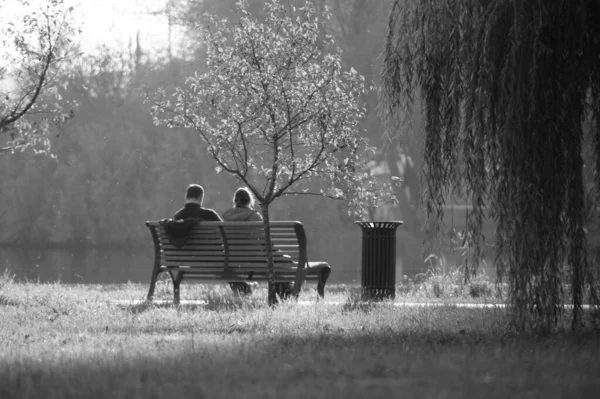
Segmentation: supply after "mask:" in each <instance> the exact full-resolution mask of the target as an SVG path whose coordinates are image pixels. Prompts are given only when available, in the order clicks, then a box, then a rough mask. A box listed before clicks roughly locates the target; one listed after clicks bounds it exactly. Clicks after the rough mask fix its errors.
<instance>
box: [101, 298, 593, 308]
mask: <svg viewBox="0 0 600 399" xmlns="http://www.w3.org/2000/svg"><path fill="white" fill-rule="evenodd" d="M109 302H110V303H114V304H116V305H121V306H135V305H141V304H143V303H145V301H142V300H126V299H116V300H112V301H109ZM152 303H153V304H155V305H162V306H165V305H171V304H172V303H173V301H171V300H154V301H152ZM345 303H346V302H340V301H319V302H315V301H298V302H297V304H298V305H300V306H318V305H323V306H343V305H344V304H345ZM180 304H181V305H196V306H204V305H206V301H201V300H198V301H190V300H181V301H180ZM371 304H377V302H373V303H371ZM381 304H386V305H388V304H389V302H384V303H381ZM365 305H366V303H365ZM394 306H395V307H399V308H428V307H444V306H447V307H457V308H472V309H494V308H496V309H504V308H505V307H506V305H505V304H503V303H455V302H400V301H398V302H394ZM565 308H566V309H572V308H573V306H572V305H565ZM582 308H583V309H589V308H590V305H583V306H582Z"/></svg>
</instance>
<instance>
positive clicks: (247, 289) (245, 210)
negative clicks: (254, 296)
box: [222, 187, 263, 294]
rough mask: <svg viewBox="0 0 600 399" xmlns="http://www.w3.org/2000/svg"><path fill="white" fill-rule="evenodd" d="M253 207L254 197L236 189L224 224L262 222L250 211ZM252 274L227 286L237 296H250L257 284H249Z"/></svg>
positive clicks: (247, 192) (257, 214) (225, 215)
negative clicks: (242, 280)
mask: <svg viewBox="0 0 600 399" xmlns="http://www.w3.org/2000/svg"><path fill="white" fill-rule="evenodd" d="M253 205H254V197H253V196H252V193H250V190H248V189H247V188H244V187H241V188H238V189H237V190H236V192H235V194H234V195H233V208H230V209H228V210H226V211H225V212H224V213H223V215H222V216H223V220H224V221H226V222H254V221H257V222H258V221H262V220H263V218H262V215H261V214H260V213H258V212H257V211H255V210H254V209H252V207H253ZM250 280H252V272H250V275H248V281H246V282H239V283H238V282H230V283H229V286H230V287H231V289H232V290H233V292H236V293H239V294H251V293H252V289H253V288H254V287H256V286H257V285H258V284H257V283H256V282H251V281H250Z"/></svg>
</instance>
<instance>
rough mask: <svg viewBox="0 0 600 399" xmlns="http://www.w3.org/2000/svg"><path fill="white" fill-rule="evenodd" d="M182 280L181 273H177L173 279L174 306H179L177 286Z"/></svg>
mask: <svg viewBox="0 0 600 399" xmlns="http://www.w3.org/2000/svg"><path fill="white" fill-rule="evenodd" d="M182 279H183V273H177V275H176V276H175V278H174V279H173V303H174V304H175V305H179V286H180V285H181V280H182Z"/></svg>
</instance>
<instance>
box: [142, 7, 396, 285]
mask: <svg viewBox="0 0 600 399" xmlns="http://www.w3.org/2000/svg"><path fill="white" fill-rule="evenodd" d="M247 6H248V5H247V3H246V2H245V1H240V2H238V3H237V11H238V13H239V20H238V21H236V22H230V21H228V20H219V19H218V18H216V17H214V16H210V15H209V16H208V17H207V23H206V27H205V28H204V30H203V36H204V43H205V44H206V46H207V66H208V69H209V70H208V72H207V73H206V74H195V75H193V76H190V77H188V78H187V79H186V80H185V85H184V86H182V87H178V88H177V89H176V91H175V93H174V94H173V95H171V96H169V95H167V93H166V91H158V92H157V95H156V96H155V97H154V98H153V100H152V101H153V111H154V116H155V123H157V124H164V125H166V126H169V127H183V128H190V129H194V130H195V131H196V132H197V133H198V134H199V136H200V137H201V138H202V139H203V140H204V142H205V143H206V145H207V147H208V153H209V155H210V157H211V158H212V159H213V160H214V161H215V162H216V164H217V171H225V172H227V173H229V174H231V175H233V176H235V178H236V179H238V180H239V181H240V182H242V183H243V184H244V185H246V186H247V187H248V188H249V189H250V190H251V191H252V193H253V194H254V195H255V196H256V198H257V200H258V202H259V203H260V205H261V208H262V213H263V218H264V225H265V232H266V234H267V240H269V224H268V223H269V213H268V209H269V205H270V204H271V203H272V202H273V201H274V200H275V199H277V198H279V197H282V196H286V195H321V196H324V197H327V198H333V199H338V200H344V201H347V202H348V203H349V205H350V208H351V210H352V211H354V213H356V214H358V215H364V214H366V209H367V207H369V206H374V205H378V204H380V203H381V202H382V201H383V200H386V199H392V198H393V194H392V193H391V190H390V185H389V184H387V183H378V182H377V180H376V179H375V178H374V176H372V175H371V174H370V172H369V171H370V169H369V162H370V160H371V159H370V153H372V152H373V149H372V148H371V147H370V146H369V145H368V142H367V140H366V139H365V138H364V137H362V136H361V135H360V131H359V128H358V124H359V121H360V119H361V118H362V117H363V116H364V114H365V108H364V106H362V105H361V102H360V101H361V98H362V96H364V95H365V93H366V92H367V88H366V87H365V84H364V78H363V77H362V76H360V75H359V74H358V73H357V72H356V71H355V70H354V69H350V70H349V71H344V70H343V69H342V67H341V59H340V53H339V52H334V53H331V52H329V50H330V48H331V47H332V46H333V39H332V37H331V36H327V35H326V36H325V37H324V38H321V36H320V35H319V32H320V29H321V26H322V25H323V24H324V23H325V21H327V20H328V18H329V14H328V13H327V12H325V13H323V15H322V16H321V17H319V16H318V15H316V11H315V9H314V8H313V6H312V4H311V3H306V5H305V6H303V7H301V8H299V9H297V10H296V9H294V8H291V9H290V10H288V9H287V8H286V7H285V6H284V5H282V4H280V3H279V2H278V1H271V2H269V3H267V4H266V6H265V7H266V9H265V12H266V14H267V16H266V18H265V21H264V23H260V22H256V21H255V20H253V19H252V18H251V15H250V13H249V12H248V11H247ZM320 18H321V19H320ZM311 181H312V182H314V181H318V182H320V183H321V188H320V189H319V191H318V192H316V191H314V190H311V186H310V185H308V184H304V185H303V183H307V182H311ZM267 245H269V242H268V241H267ZM269 265H270V278H271V279H273V278H274V275H273V273H272V259H269ZM298 288H299V287H298Z"/></svg>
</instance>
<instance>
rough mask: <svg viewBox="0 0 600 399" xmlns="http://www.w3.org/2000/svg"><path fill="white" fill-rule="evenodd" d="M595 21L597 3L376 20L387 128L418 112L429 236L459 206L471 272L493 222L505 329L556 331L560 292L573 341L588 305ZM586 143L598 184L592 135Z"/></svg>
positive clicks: (443, 1) (434, 1)
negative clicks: (465, 210)
mask: <svg viewBox="0 0 600 399" xmlns="http://www.w3.org/2000/svg"><path fill="white" fill-rule="evenodd" d="M598 21H600V9H599V8H598V3H597V2H594V1H579V2H574V1H569V0H552V1H544V2H539V1H518V2H509V1H503V0H492V1H480V0H469V1H460V2H457V1H454V0H418V1H408V0H396V1H395V4H394V8H393V10H392V12H391V14H390V18H389V32H388V36H387V40H386V47H385V52H384V66H385V70H384V74H383V80H384V83H383V87H384V92H383V100H384V102H385V106H386V108H385V109H386V113H387V117H388V118H390V119H391V120H394V119H396V118H400V119H402V118H405V117H406V116H408V115H409V114H410V110H411V106H412V102H413V100H414V99H415V98H416V95H417V94H418V95H419V96H420V98H422V100H423V111H424V115H425V124H424V133H425V151H424V157H425V158H424V166H423V183H424V184H423V186H424V190H423V195H424V200H425V203H426V208H427V214H428V215H429V217H430V218H431V219H433V220H432V223H433V224H435V228H436V229H438V230H439V223H438V222H437V221H439V220H441V219H442V217H443V209H444V205H445V202H446V199H447V198H448V197H449V196H452V195H458V196H464V197H466V198H468V199H469V202H470V204H471V205H472V211H471V212H470V213H469V215H468V220H467V223H468V227H469V229H470V238H472V239H473V243H474V251H473V255H474V257H475V258H476V259H477V258H479V256H480V253H481V248H482V245H483V240H484V237H483V234H482V224H483V222H484V220H485V219H486V218H487V217H491V218H492V219H493V220H494V222H495V223H496V226H497V231H496V242H497V258H496V268H497V272H498V275H499V277H500V278H507V279H508V283H509V287H510V290H509V301H510V304H511V309H512V312H511V315H512V325H513V326H514V327H516V328H518V329H523V328H526V327H532V328H536V329H538V328H539V329H541V330H543V331H548V330H550V329H552V327H553V326H555V325H556V323H558V320H559V318H560V317H561V316H562V310H563V306H562V304H563V303H564V293H563V290H562V286H563V284H562V283H563V280H564V279H568V280H569V283H570V285H571V287H572V289H571V292H572V302H573V304H574V305H575V311H574V312H573V314H572V315H573V317H572V325H573V328H575V327H577V326H578V325H579V323H580V321H581V314H582V308H581V305H582V304H583V302H584V301H591V302H592V304H594V305H598V304H599V302H598V291H597V289H598V288H597V285H596V284H597V281H596V280H595V279H594V270H593V269H594V268H597V267H598V266H597V264H593V265H592V264H590V263H589V262H588V261H587V260H586V240H585V231H584V219H583V212H584V185H583V178H582V173H583V161H582V139H583V133H582V121H583V120H584V119H585V118H586V117H588V116H590V115H591V117H593V118H595V119H596V121H597V120H598V118H600V64H599V63H598V59H599V57H600V46H599V43H600V29H599V28H598V27H599V26H600V24H599V23H598ZM597 126H598V125H597ZM594 136H595V146H596V147H595V148H596V150H595V160H596V166H595V168H596V171H599V170H600V130H599V129H598V128H597V127H596V131H595V133H594ZM596 179H597V180H596V182H598V181H600V180H598V179H600V174H597V175H596ZM565 263H567V267H566V268H565V267H564V264H565ZM586 293H587V295H584V294H586ZM584 296H585V298H584Z"/></svg>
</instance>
